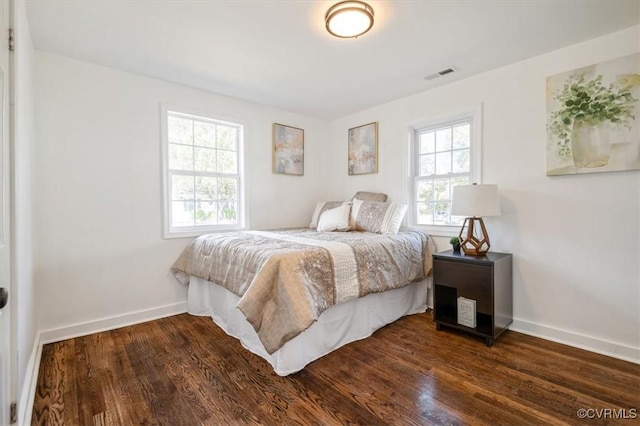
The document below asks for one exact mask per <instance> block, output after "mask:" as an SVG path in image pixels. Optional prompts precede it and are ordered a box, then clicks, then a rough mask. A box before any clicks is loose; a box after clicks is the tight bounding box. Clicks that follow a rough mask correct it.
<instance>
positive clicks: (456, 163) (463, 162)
mask: <svg viewBox="0 0 640 426" xmlns="http://www.w3.org/2000/svg"><path fill="white" fill-rule="evenodd" d="M469 153H470V151H469V150H468V149H461V150H459V151H453V173H468V172H469V171H470V170H471V168H470V167H471V160H470V158H469Z"/></svg>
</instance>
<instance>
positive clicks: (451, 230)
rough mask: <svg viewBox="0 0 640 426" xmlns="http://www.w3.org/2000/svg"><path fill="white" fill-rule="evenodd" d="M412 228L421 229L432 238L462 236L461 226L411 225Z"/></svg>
mask: <svg viewBox="0 0 640 426" xmlns="http://www.w3.org/2000/svg"><path fill="white" fill-rule="evenodd" d="M410 227H411V228H416V229H421V230H423V231H425V232H426V233H428V234H429V235H431V236H432V237H454V236H458V234H460V226H450V225H442V226H429V225H410Z"/></svg>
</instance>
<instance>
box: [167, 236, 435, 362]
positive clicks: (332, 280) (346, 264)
mask: <svg viewBox="0 0 640 426" xmlns="http://www.w3.org/2000/svg"><path fill="white" fill-rule="evenodd" d="M434 249H435V245H434V243H433V240H432V239H431V238H430V237H429V236H428V234H426V233H425V232H422V231H419V230H408V231H401V232H400V233H398V234H397V235H380V234H373V233H367V232H326V233H318V232H315V230H313V229H309V228H302V229H287V230H277V231H245V232H234V233H222V234H208V235H203V236H201V237H198V238H196V239H195V240H194V241H193V242H192V243H191V244H190V245H189V246H188V247H187V248H186V249H185V250H184V251H183V253H182V254H181V255H180V257H179V258H178V260H177V261H176V262H175V263H174V265H173V266H172V268H171V269H172V271H173V272H174V274H175V275H176V277H177V278H178V280H180V282H181V283H183V284H185V285H187V284H188V283H189V276H191V275H193V276H196V277H199V278H203V279H205V280H208V281H211V282H213V283H215V284H218V285H221V286H223V287H225V288H227V289H228V290H229V291H231V292H233V293H235V294H236V295H237V296H238V297H240V301H239V303H238V308H239V309H240V311H241V312H242V313H243V314H244V315H245V317H246V318H247V320H248V321H249V323H250V324H251V325H252V326H253V328H254V329H255V330H256V333H257V334H258V337H259V338H260V340H261V341H262V343H263V345H264V347H265V349H266V350H267V352H268V353H270V354H272V353H273V352H275V351H276V350H278V349H279V348H280V347H281V346H282V345H284V344H285V343H286V342H287V341H288V340H290V339H292V338H294V337H295V336H297V335H298V334H299V333H301V332H302V331H304V330H305V329H307V328H308V327H309V326H310V325H311V324H313V322H314V321H316V320H317V319H318V317H319V316H320V314H321V313H322V312H323V311H325V310H326V309H328V308H329V307H331V306H333V305H336V304H338V303H342V302H346V301H348V300H351V299H355V298H358V297H363V296H366V295H367V294H369V293H377V292H382V291H385V290H390V289H394V288H399V287H403V286H406V285H408V284H410V283H411V282H414V281H419V280H422V279H424V278H425V277H426V275H427V274H428V273H429V272H430V271H431V262H432V261H431V254H432V253H433V251H434Z"/></svg>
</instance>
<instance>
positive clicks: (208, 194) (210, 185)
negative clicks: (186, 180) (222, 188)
mask: <svg viewBox="0 0 640 426" xmlns="http://www.w3.org/2000/svg"><path fill="white" fill-rule="evenodd" d="M217 185H218V179H216V178H214V177H201V176H198V177H196V200H209V201H215V200H216V199H217V196H216V193H217Z"/></svg>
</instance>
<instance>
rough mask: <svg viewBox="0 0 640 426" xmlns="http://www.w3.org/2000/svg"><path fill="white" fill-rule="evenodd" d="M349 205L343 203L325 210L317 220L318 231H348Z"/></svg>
mask: <svg viewBox="0 0 640 426" xmlns="http://www.w3.org/2000/svg"><path fill="white" fill-rule="evenodd" d="M350 212H351V205H349V204H343V205H341V206H339V207H336V208H334V209H329V210H325V211H324V212H322V214H321V215H320V219H319V220H318V228H317V231H318V232H327V231H348V230H349V229H350V228H349V213H350Z"/></svg>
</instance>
